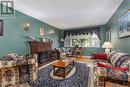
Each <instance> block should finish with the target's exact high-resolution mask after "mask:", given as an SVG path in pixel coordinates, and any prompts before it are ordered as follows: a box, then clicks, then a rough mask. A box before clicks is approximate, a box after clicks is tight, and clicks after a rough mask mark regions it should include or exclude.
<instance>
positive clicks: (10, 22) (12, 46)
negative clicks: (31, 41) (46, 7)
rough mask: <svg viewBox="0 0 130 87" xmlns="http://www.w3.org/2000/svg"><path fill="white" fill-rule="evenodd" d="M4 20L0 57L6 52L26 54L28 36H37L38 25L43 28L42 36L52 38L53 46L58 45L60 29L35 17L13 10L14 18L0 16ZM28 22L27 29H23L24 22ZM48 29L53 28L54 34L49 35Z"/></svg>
mask: <svg viewBox="0 0 130 87" xmlns="http://www.w3.org/2000/svg"><path fill="white" fill-rule="evenodd" d="M1 19H2V20H4V34H3V36H0V57H2V56H4V55H6V54H8V53H12V52H15V53H18V54H20V55H21V54H28V52H29V50H28V44H27V41H28V36H30V35H32V36H35V37H37V38H38V37H39V29H40V27H43V28H44V31H45V36H44V38H50V39H51V40H53V48H55V47H59V46H60V44H59V39H60V36H61V34H60V32H61V30H59V29H57V28H55V27H52V26H50V25H48V24H46V23H43V22H41V21H39V20H37V19H35V18H32V17H30V16H27V15H25V14H23V13H21V12H19V11H15V18H7V17H5V18H0V20H1ZM26 22H29V23H30V28H29V30H28V31H25V30H24V29H23V25H24V23H26ZM49 29H54V30H55V33H54V35H49V34H48V31H49Z"/></svg>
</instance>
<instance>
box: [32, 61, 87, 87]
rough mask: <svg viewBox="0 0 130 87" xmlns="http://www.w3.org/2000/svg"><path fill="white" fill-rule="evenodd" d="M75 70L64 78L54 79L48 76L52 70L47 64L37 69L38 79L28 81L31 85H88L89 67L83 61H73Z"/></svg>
mask: <svg viewBox="0 0 130 87" xmlns="http://www.w3.org/2000/svg"><path fill="white" fill-rule="evenodd" d="M75 67H76V72H75V73H74V75H72V76H71V77H70V78H67V79H65V80H55V79H53V78H51V77H50V76H49V74H50V72H51V71H52V70H53V68H52V65H49V66H47V67H45V68H43V69H41V70H39V71H38V79H37V80H36V81H34V82H30V85H31V86H32V87H88V76H89V69H88V67H86V65H85V64H83V63H77V62H76V63H75Z"/></svg>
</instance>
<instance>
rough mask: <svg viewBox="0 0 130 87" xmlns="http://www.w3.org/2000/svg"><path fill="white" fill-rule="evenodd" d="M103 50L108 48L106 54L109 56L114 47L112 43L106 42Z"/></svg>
mask: <svg viewBox="0 0 130 87" xmlns="http://www.w3.org/2000/svg"><path fill="white" fill-rule="evenodd" d="M102 48H106V49H105V53H106V54H109V53H110V49H111V48H113V47H112V44H111V42H104V44H103V46H102Z"/></svg>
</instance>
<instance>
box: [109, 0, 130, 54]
mask: <svg viewBox="0 0 130 87" xmlns="http://www.w3.org/2000/svg"><path fill="white" fill-rule="evenodd" d="M128 9H130V0H124V1H123V3H122V4H121V5H120V7H119V8H118V9H117V11H116V12H115V13H114V15H113V16H112V17H111V19H110V20H109V22H108V23H107V26H108V27H111V37H112V38H111V42H112V45H113V47H114V49H118V50H120V51H123V52H128V53H130V46H129V45H130V37H125V38H121V39H119V38H118V29H119V25H118V19H119V18H120V17H121V16H122V15H123V14H124V13H125V12H126V11H127V10H128Z"/></svg>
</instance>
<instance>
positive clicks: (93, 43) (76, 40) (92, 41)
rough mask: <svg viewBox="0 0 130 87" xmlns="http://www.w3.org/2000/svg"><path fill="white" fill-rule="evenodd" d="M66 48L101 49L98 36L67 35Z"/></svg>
mask: <svg viewBox="0 0 130 87" xmlns="http://www.w3.org/2000/svg"><path fill="white" fill-rule="evenodd" d="M64 45H65V47H75V46H79V47H100V39H99V37H98V35H97V34H95V33H93V34H92V35H91V34H90V33H89V34H88V35H87V34H85V35H83V34H81V35H71V34H70V35H67V36H66V37H65V43H64Z"/></svg>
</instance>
